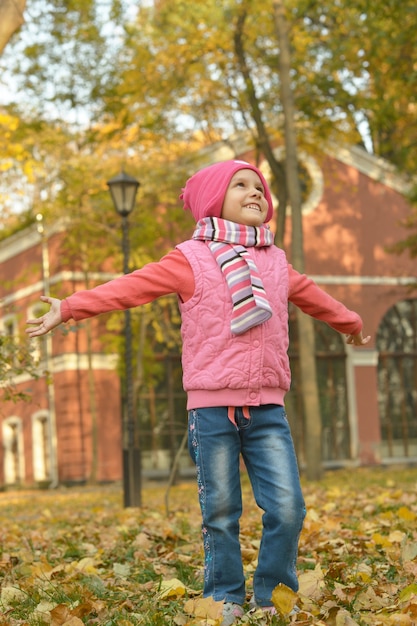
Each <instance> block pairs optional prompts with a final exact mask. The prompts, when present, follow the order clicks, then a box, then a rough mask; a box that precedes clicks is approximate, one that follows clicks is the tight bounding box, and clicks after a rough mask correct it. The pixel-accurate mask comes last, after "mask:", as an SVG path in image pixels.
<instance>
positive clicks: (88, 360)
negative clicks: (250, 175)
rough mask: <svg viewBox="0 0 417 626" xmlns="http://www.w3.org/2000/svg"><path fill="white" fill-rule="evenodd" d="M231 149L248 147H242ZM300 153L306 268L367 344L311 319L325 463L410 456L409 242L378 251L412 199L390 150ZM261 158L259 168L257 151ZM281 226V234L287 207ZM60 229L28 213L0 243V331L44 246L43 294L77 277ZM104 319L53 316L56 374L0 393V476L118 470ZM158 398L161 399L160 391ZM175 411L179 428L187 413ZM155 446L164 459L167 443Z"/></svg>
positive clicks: (216, 150) (12, 326)
mask: <svg viewBox="0 0 417 626" xmlns="http://www.w3.org/2000/svg"><path fill="white" fill-rule="evenodd" d="M237 152H240V156H243V157H245V156H246V158H248V157H247V153H246V152H245V151H244V150H243V149H242V150H238V151H237ZM233 156H234V154H233V153H231V152H230V151H229V149H228V148H225V147H224V146H219V147H217V146H214V147H213V148H212V149H211V150H210V151H207V153H206V154H205V155H204V158H205V159H206V161H205V162H202V165H205V164H208V163H210V162H214V161H218V160H222V159H226V158H231V157H233ZM302 162H303V166H304V167H305V168H306V169H307V170H308V172H309V173H310V176H311V177H312V180H313V181H314V182H313V185H312V188H311V192H310V195H309V197H308V198H307V200H306V202H305V206H304V247H305V257H306V273H307V274H309V275H310V276H311V277H312V278H314V279H315V280H316V282H317V283H318V284H319V285H321V286H322V287H323V288H324V289H325V290H326V291H328V292H329V293H331V294H332V295H333V296H335V297H336V298H338V299H340V300H342V301H343V302H344V303H345V304H346V305H347V306H348V307H349V308H352V309H354V310H356V311H358V313H360V315H361V316H362V317H363V319H364V323H365V329H364V330H365V332H366V333H367V334H371V335H372V341H371V343H370V344H368V346H367V347H365V348H363V349H357V348H351V347H349V346H346V344H345V343H344V338H343V337H341V336H339V335H338V334H337V333H335V332H334V331H331V330H330V329H327V327H325V325H323V324H318V325H317V346H316V352H317V362H318V375H319V389H320V394H321V403H322V404H321V406H322V417H323V458H324V461H325V464H326V465H327V466H335V465H336V466H337V465H345V464H348V463H350V464H373V463H380V462H384V463H390V462H397V461H406V460H414V461H416V460H417V391H416V389H417V386H416V381H417V295H416V294H417V292H413V291H412V289H411V287H412V285H414V284H415V283H416V281H417V278H416V270H415V264H414V262H413V261H412V260H411V259H410V258H409V257H408V255H406V254H405V255H402V256H395V255H393V254H390V253H389V252H388V251H387V247H389V246H390V245H392V244H394V243H396V242H397V241H399V240H401V239H403V238H404V237H405V236H406V231H405V229H404V228H403V227H402V226H401V220H402V219H404V218H405V217H406V216H407V215H408V213H409V205H408V204H407V201H406V199H405V192H406V190H407V187H406V183H405V181H404V180H402V179H401V178H400V177H399V176H398V175H396V173H395V172H394V170H393V169H392V168H391V167H390V166H389V164H387V163H386V162H384V161H383V160H380V159H376V158H374V157H372V156H370V155H368V154H366V153H365V152H364V151H362V150H360V149H359V148H353V149H341V148H335V149H334V150H332V151H326V153H325V154H319V155H318V156H317V157H316V158H315V159H312V158H307V157H303V158H302ZM260 166H261V167H262V168H265V174H266V175H268V168H267V167H265V164H263V163H261V164H260ZM287 230H288V233H287V235H286V239H287V241H289V238H290V218H288V226H287ZM64 232H65V231H64V227H61V228H60V227H59V225H57V226H56V227H55V230H54V231H53V232H49V233H46V235H47V236H46V238H45V239H43V240H42V238H41V236H40V234H39V233H38V230H37V228H36V226H34V227H33V228H30V229H27V230H25V231H22V232H20V233H18V234H17V235H14V236H13V237H10V238H9V239H7V240H5V241H3V242H1V243H0V278H1V280H0V304H1V308H0V330H1V331H2V332H5V333H8V334H17V333H18V331H19V329H20V330H21V329H22V328H23V326H24V322H25V319H26V318H27V317H28V316H33V315H34V314H36V313H37V309H39V296H40V295H41V293H43V292H44V289H45V276H43V275H42V268H43V269H44V270H45V260H46V259H47V262H48V265H49V274H50V276H49V284H50V290H51V293H52V295H57V296H58V297H60V296H61V297H62V296H64V295H67V294H69V293H72V292H73V291H74V290H76V289H80V288H83V286H84V278H85V277H84V276H83V275H82V274H80V273H77V272H74V271H72V270H71V269H69V268H68V267H65V266H64V265H62V261H61V258H62V257H61V256H60V246H61V244H62V238H63V236H64ZM185 236H187V235H185ZM288 249H289V246H288ZM42 253H43V254H42ZM46 253H47V256H45V254H46ZM110 277H111V276H110V275H109V274H105V273H103V274H100V275H95V276H90V277H89V279H90V281H94V282H103V281H104V280H108V279H109V278H110ZM105 322H106V316H102V317H100V318H97V319H93V320H90V321H88V322H83V323H79V324H77V325H72V326H71V332H67V333H63V331H62V330H60V329H57V330H56V331H55V333H54V334H53V336H52V337H51V336H49V339H48V340H44V341H43V343H41V342H40V345H39V350H41V351H43V352H42V355H43V360H42V361H41V363H42V364H43V365H44V366H45V365H46V366H47V367H46V369H49V372H50V374H49V376H50V382H52V384H49V385H48V384H47V383H46V379H45V376H41V377H40V378H39V379H38V380H31V379H28V378H27V377H26V378H25V377H21V378H20V379H19V380H17V381H16V382H17V385H18V388H19V389H23V390H26V391H28V392H29V393H30V395H31V400H30V402H28V403H23V402H19V403H16V404H13V403H6V402H3V404H2V405H1V406H2V408H1V411H0V421H1V427H0V439H1V442H2V445H1V456H0V485H6V486H7V485H13V484H19V483H20V484H33V483H43V482H50V481H52V482H55V481H59V482H64V483H76V482H84V481H86V480H89V479H91V478H92V477H93V478H96V479H97V480H98V481H112V480H119V479H120V478H121V410H120V405H121V403H120V384H119V378H118V375H117V373H116V371H115V362H116V357H115V356H114V355H108V354H105V353H104V352H103V346H102V343H101V341H100V337H101V335H102V332H103V329H104V327H105ZM295 333H296V331H295V329H294V328H293V327H291V336H292V344H291V350H290V352H291V358H292V370H293V391H292V392H291V393H290V394H289V396H288V403H287V404H288V413H289V418H290V421H291V424H292V428H293V433H294V438H295V441H296V445H297V449H298V451H299V456H300V460H301V463H303V448H304V445H305V442H304V440H303V425H302V410H301V408H300V402H299V399H300V395H299V393H298V390H299V380H298V367H297V337H296V334H295ZM45 357H46V362H45ZM177 386H178V385H177ZM158 393H159V391H158V390H157V393H156V395H157V397H158ZM164 393H165V392H164V390H160V395H161V396H163V395H164ZM175 393H176V394H177V396H178V395H180V394H181V391H180V390H179V389H176V390H175ZM164 402H165V404H167V403H168V405H169V404H170V400H169V398H168V400H167V397H166V395H165V396H164ZM179 406H182V404H181V402H180V404H179ZM180 411H181V412H182V410H180ZM157 415H158V414H157ZM176 419H177V421H180V422H181V423H183V424H184V429H185V424H186V417H185V415H184V416H183V415H181V416H177V418H176ZM175 445H177V444H175ZM94 450H96V454H95V453H94ZM161 455H162V457H163V458H164V461H163V463H165V465H164V467H165V466H166V459H165V457H166V454H164V451H162V453H161ZM168 456H169V455H168ZM94 459H96V462H93V460H94Z"/></svg>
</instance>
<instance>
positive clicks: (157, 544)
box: [0, 468, 417, 626]
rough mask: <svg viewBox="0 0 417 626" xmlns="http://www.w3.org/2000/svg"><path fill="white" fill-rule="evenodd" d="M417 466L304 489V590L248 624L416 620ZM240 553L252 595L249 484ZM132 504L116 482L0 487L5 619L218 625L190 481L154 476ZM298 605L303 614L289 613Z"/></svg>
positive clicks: (354, 474) (254, 537) (345, 474)
mask: <svg viewBox="0 0 417 626" xmlns="http://www.w3.org/2000/svg"><path fill="white" fill-rule="evenodd" d="M416 487H417V469H415V468H403V469H398V468H397V469H393V468H389V469H373V470H370V469H366V470H365V469H359V470H350V471H344V470H343V471H339V472H333V473H329V474H326V476H325V478H324V480H323V481H322V482H320V483H318V484H317V483H314V484H313V483H308V484H304V493H305V498H306V503H307V510H308V513H307V518H306V521H305V525H304V530H303V533H302V537H301V545H300V558H299V574H300V592H299V594H298V595H297V598H294V597H293V594H292V593H291V592H290V590H287V589H285V588H282V589H279V588H277V590H276V594H275V595H274V601H275V603H276V606H277V608H278V609H279V615H280V617H277V616H274V617H269V618H267V617H265V616H264V614H259V613H252V614H250V613H248V614H246V615H245V616H244V617H243V618H242V619H241V620H240V622H239V623H240V624H254V625H262V624H285V623H289V622H291V620H292V623H295V624H305V625H307V624H316V625H324V624H328V625H332V626H354V625H355V624H358V625H368V624H374V625H390V626H396V625H399V626H402V625H413V624H417V583H415V582H414V581H415V578H416V573H417V491H416ZM244 491H245V511H244V516H243V519H242V525H241V531H242V546H243V550H242V551H243V558H244V562H245V568H246V572H247V577H248V596H249V595H250V585H251V575H252V572H253V570H254V568H255V565H256V558H257V548H258V546H259V540H260V529H261V519H260V512H259V511H258V510H257V509H256V506H254V504H253V502H252V498H251V495H250V488H249V486H248V484H247V482H246V481H244ZM142 497H143V507H142V508H141V509H140V510H138V509H131V508H128V509H124V508H123V507H122V492H121V488H120V487H116V486H108V487H98V488H88V487H85V488H77V489H75V488H71V489H59V490H57V491H52V492H49V491H32V492H29V491H21V492H7V493H1V494H0V585H1V596H0V626H2V625H6V624H7V625H8V624H10V625H18V624H19V625H23V624H25V625H26V624H27V625H38V626H42V625H44V624H48V625H52V626H61V625H64V624H65V625H66V626H81V625H82V624H91V625H92V624H100V625H103V626H111V625H116V624H117V625H120V626H130V625H136V624H142V625H146V626H150V625H159V624H161V625H162V624H168V625H169V624H172V625H177V626H186V625H189V626H191V625H196V626H197V625H198V626H200V625H203V624H207V625H208V624H211V625H213V626H217V625H218V624H219V620H218V613H219V610H220V609H221V605H220V604H219V603H214V602H211V600H210V599H209V600H203V599H202V598H201V587H202V550H201V542H200V517H199V510H198V505H197V498H196V488H195V485H194V483H193V482H189V483H182V484H179V485H177V486H175V487H173V488H172V489H171V490H170V492H169V509H170V511H169V514H168V515H167V513H166V487H165V486H164V485H160V484H149V485H146V486H145V488H144V489H143V496H142ZM295 600H296V602H297V605H298V606H299V607H300V609H301V610H300V612H299V613H298V614H297V615H296V616H295V617H291V618H288V617H285V614H286V613H288V612H289V608H291V606H292V604H293V602H294V601H295Z"/></svg>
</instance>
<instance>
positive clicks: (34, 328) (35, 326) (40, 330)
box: [26, 296, 62, 337]
mask: <svg viewBox="0 0 417 626" xmlns="http://www.w3.org/2000/svg"><path fill="white" fill-rule="evenodd" d="M41 300H42V302H47V303H48V304H50V305H51V308H50V309H49V311H48V312H47V313H45V315H42V316H41V317H36V318H34V319H30V320H27V322H26V323H27V324H30V325H31V328H27V329H26V332H27V334H28V335H29V337H40V336H41V335H46V333H48V332H49V331H50V330H52V329H53V328H55V327H56V326H59V324H60V323H61V322H62V317H61V300H59V299H58V298H49V297H48V296H41Z"/></svg>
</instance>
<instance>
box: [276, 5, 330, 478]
mask: <svg viewBox="0 0 417 626" xmlns="http://www.w3.org/2000/svg"><path fill="white" fill-rule="evenodd" d="M273 9H274V23H275V29H276V34H277V38H278V41H279V46H280V54H279V74H280V82H281V100H282V107H283V111H284V126H285V151H286V168H285V170H286V179H287V188H288V196H289V200H290V205H291V216H292V263H293V265H294V267H295V269H297V270H298V271H299V272H304V246H303V224H302V212H301V205H302V200H301V189H300V182H299V176H298V159H297V144H296V133H295V125H294V104H293V96H292V90H291V77H290V44H289V39H288V24H287V21H286V17H285V11H284V6H283V2H282V0H273ZM297 323H298V334H299V355H300V375H301V389H302V395H303V406H304V416H305V434H306V437H305V441H306V443H305V459H306V473H307V478H308V479H309V480H317V479H319V478H320V477H321V475H322V460H321V415H320V403H319V395H318V388H317V373H316V359H315V346H314V326H313V319H312V318H311V317H309V316H308V315H304V314H303V313H302V311H300V310H299V309H297Z"/></svg>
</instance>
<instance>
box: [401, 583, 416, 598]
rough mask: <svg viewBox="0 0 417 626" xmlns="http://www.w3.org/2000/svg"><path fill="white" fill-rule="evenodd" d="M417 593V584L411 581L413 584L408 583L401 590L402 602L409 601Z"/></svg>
mask: <svg viewBox="0 0 417 626" xmlns="http://www.w3.org/2000/svg"><path fill="white" fill-rule="evenodd" d="M415 595H417V584H416V583H411V585H407V587H404V589H402V590H401V591H400V596H399V598H400V600H401V602H408V601H409V600H410V599H411V598H412V597H413V596H415Z"/></svg>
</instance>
